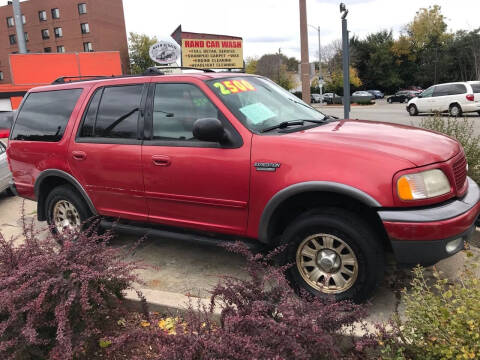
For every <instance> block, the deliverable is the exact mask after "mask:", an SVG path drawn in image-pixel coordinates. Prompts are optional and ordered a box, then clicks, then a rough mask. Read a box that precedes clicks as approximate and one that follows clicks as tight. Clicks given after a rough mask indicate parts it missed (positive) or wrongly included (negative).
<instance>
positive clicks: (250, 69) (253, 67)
mask: <svg viewBox="0 0 480 360" xmlns="http://www.w3.org/2000/svg"><path fill="white" fill-rule="evenodd" d="M257 63H258V58H256V57H247V59H246V60H245V72H246V73H247V74H256V73H257Z"/></svg>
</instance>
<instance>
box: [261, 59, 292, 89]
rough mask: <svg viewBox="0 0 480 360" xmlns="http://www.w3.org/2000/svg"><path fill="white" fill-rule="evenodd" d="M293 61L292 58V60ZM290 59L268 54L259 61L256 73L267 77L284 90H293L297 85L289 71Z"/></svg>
mask: <svg viewBox="0 0 480 360" xmlns="http://www.w3.org/2000/svg"><path fill="white" fill-rule="evenodd" d="M290 59H292V58H290ZM288 64H289V58H287V57H286V56H285V55H283V54H266V55H263V56H262V57H261V58H260V59H258V61H257V64H256V69H255V73H256V74H258V75H262V76H266V77H268V78H269V79H271V80H273V81H275V82H276V83H277V84H278V85H280V86H281V87H283V88H284V89H287V90H290V89H293V88H294V87H295V86H296V84H295V81H294V79H293V75H292V72H290V71H289V70H288V66H289V65H288Z"/></svg>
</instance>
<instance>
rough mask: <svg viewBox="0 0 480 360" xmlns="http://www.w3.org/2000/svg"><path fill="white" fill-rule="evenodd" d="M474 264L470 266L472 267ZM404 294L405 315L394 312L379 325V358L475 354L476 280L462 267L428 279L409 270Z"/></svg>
mask: <svg viewBox="0 0 480 360" xmlns="http://www.w3.org/2000/svg"><path fill="white" fill-rule="evenodd" d="M473 268H474V269H475V267H473ZM414 275H415V276H414V279H413V281H412V284H411V285H412V289H411V290H410V291H408V292H406V291H404V294H405V319H404V320H400V318H399V317H398V316H397V317H395V318H394V319H393V321H392V323H391V327H390V328H388V329H386V328H385V327H383V328H382V329H381V330H380V341H379V342H380V345H381V346H382V347H383V349H382V355H383V356H382V358H383V359H386V360H388V359H391V360H393V359H395V360H400V359H409V360H410V359H412V360H413V359H423V360H434V359H435V360H437V359H480V279H478V277H477V276H476V274H475V273H474V271H472V270H471V269H470V270H467V269H465V270H464V272H463V273H462V275H461V276H460V278H459V280H458V281H456V282H455V283H453V284H452V283H449V281H448V280H447V279H444V278H442V277H441V275H440V274H439V273H434V276H435V280H434V281H433V284H432V285H429V284H428V281H427V280H426V278H425V275H424V272H423V269H422V268H420V267H417V268H415V269H414Z"/></svg>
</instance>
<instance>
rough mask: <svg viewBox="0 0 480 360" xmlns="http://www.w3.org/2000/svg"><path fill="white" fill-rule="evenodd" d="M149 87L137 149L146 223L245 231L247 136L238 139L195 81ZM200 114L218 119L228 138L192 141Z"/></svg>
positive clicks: (248, 139) (231, 231)
mask: <svg viewBox="0 0 480 360" xmlns="http://www.w3.org/2000/svg"><path fill="white" fill-rule="evenodd" d="M151 86H152V88H151V90H150V91H151V95H149V98H150V99H151V101H152V103H150V106H149V107H150V109H151V110H150V111H148V114H149V115H148V117H149V119H148V120H146V126H148V125H147V124H150V127H151V128H150V133H149V134H147V136H146V138H147V139H148V140H147V139H146V140H145V141H144V146H143V148H142V164H143V173H144V183H145V196H146V198H147V204H148V208H149V219H150V221H152V222H156V223H161V224H166V225H173V226H180V227H189V228H192V229H198V230H207V231H208V230H212V231H216V232H224V233H236V234H239V233H243V232H245V230H246V226H247V215H248V197H249V179H250V169H249V164H250V142H251V136H249V137H246V138H243V139H242V137H241V136H240V134H238V133H237V131H236V130H235V128H234V127H233V126H232V125H231V124H230V123H229V122H228V120H227V119H226V118H225V117H224V115H223V114H222V113H221V112H220V111H219V110H218V109H217V107H216V106H215V105H214V104H213V103H212V102H211V101H210V100H209V99H208V97H207V96H206V95H205V94H204V93H203V92H202V90H200V88H199V87H197V86H196V85H193V84H188V83H161V82H158V83H156V84H152V85H151ZM201 118H217V119H219V120H221V121H222V122H223V123H224V125H225V127H226V128H227V130H228V132H229V133H230V137H231V139H232V140H233V141H232V142H230V143H229V144H226V145H224V146H222V145H220V144H219V143H211V142H205V141H199V140H196V139H195V138H194V136H193V133H192V130H193V123H194V122H195V121H196V120H197V119H201ZM147 133H148V131H147Z"/></svg>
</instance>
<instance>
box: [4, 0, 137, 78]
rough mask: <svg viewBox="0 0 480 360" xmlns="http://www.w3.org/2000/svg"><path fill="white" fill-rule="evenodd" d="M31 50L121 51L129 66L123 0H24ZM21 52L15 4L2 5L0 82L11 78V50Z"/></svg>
mask: <svg viewBox="0 0 480 360" xmlns="http://www.w3.org/2000/svg"><path fill="white" fill-rule="evenodd" d="M20 6H21V10H22V15H23V16H22V18H23V23H24V25H23V31H24V33H25V39H26V40H27V41H26V45H27V50H28V52H30V53H48V52H52V53H56V52H58V53H62V52H90V51H119V52H120V57H121V62H122V71H123V72H124V73H126V72H127V70H128V63H129V60H128V44H127V34H126V28H125V18H124V13H123V2H122V0H28V1H22V2H20ZM17 52H18V41H17V34H16V31H15V22H14V17H13V5H12V4H8V5H5V6H1V7H0V84H2V83H9V82H11V79H10V67H9V61H8V54H12V53H17Z"/></svg>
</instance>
